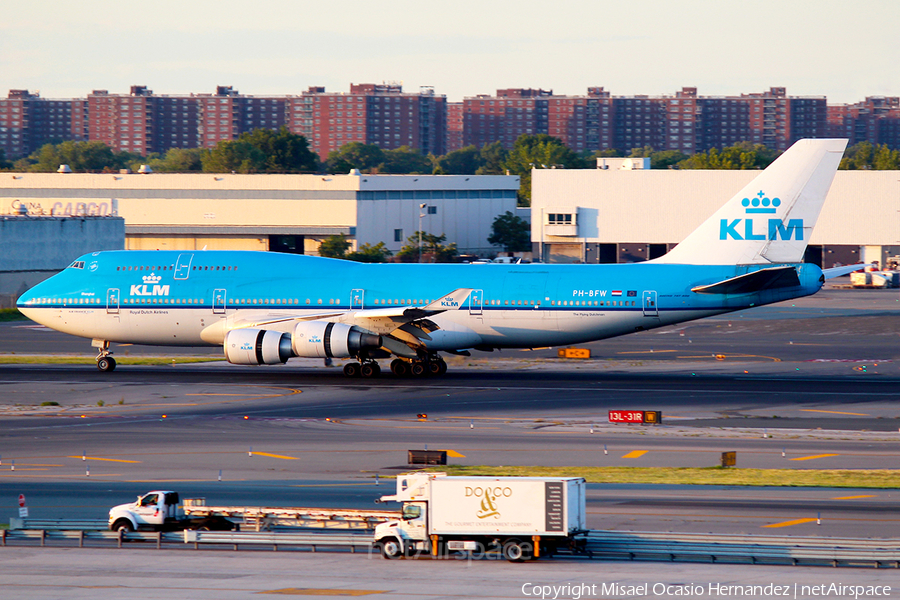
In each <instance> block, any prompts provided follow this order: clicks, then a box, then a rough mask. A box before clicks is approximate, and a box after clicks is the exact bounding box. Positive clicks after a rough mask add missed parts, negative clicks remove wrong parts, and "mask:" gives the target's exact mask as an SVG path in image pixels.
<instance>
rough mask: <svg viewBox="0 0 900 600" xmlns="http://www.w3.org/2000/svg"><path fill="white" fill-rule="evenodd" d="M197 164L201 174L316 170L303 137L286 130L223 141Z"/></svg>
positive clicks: (315, 163)
mask: <svg viewBox="0 0 900 600" xmlns="http://www.w3.org/2000/svg"><path fill="white" fill-rule="evenodd" d="M200 162H201V164H202V165H203V172H204V173H228V172H229V171H231V172H234V173H312V172H315V171H316V170H317V169H318V160H317V159H316V155H315V154H313V153H312V152H311V151H310V149H309V144H308V143H307V142H306V138H305V137H303V136H302V135H296V134H294V133H291V132H290V131H288V129H287V127H282V128H281V129H279V130H278V131H273V130H271V129H254V130H253V131H248V132H246V133H242V134H241V135H240V137H238V139H236V140H223V141H221V142H219V143H218V144H216V147H215V148H213V149H211V150H210V151H209V152H205V153H203V154H201V157H200Z"/></svg>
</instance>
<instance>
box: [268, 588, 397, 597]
mask: <svg viewBox="0 0 900 600" xmlns="http://www.w3.org/2000/svg"><path fill="white" fill-rule="evenodd" d="M256 593H257V594H284V595H286V596H369V595H372V594H386V593H387V590H329V589H315V588H284V589H283V590H266V591H264V592H256Z"/></svg>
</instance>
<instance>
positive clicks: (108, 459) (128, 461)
mask: <svg viewBox="0 0 900 600" xmlns="http://www.w3.org/2000/svg"><path fill="white" fill-rule="evenodd" d="M66 458H81V457H80V456H67V457H66ZM84 458H85V460H102V461H104V462H118V463H135V464H140V462H141V461H139V460H124V459H121V458H100V457H98V456H85V457H84Z"/></svg>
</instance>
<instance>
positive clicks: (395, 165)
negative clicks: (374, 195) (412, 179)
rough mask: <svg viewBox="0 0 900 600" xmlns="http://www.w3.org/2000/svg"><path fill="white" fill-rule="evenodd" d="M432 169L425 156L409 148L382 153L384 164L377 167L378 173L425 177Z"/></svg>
mask: <svg viewBox="0 0 900 600" xmlns="http://www.w3.org/2000/svg"><path fill="white" fill-rule="evenodd" d="M432 168H433V167H432V164H431V161H430V160H428V157H427V156H423V155H422V153H421V152H419V151H418V150H416V149H414V148H410V147H409V146H400V147H399V148H397V149H395V150H385V151H384V162H382V163H381V164H380V165H378V172H379V173H393V174H411V175H413V174H418V175H425V174H428V173H431V171H432Z"/></svg>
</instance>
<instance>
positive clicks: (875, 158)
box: [839, 142, 900, 171]
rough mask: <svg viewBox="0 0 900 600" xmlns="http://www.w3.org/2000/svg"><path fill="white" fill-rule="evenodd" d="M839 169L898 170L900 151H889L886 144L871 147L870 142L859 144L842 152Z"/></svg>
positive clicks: (899, 167)
mask: <svg viewBox="0 0 900 600" xmlns="http://www.w3.org/2000/svg"><path fill="white" fill-rule="evenodd" d="M839 168H840V169H844V170H856V169H876V170H879V171H882V170H892V169H900V151H898V150H891V149H890V148H888V146H887V144H882V145H881V146H873V145H872V144H871V143H870V142H860V143H858V144H854V145H853V146H850V147H849V148H847V149H846V150H845V151H844V158H842V159H841V166H840V167H839Z"/></svg>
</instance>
